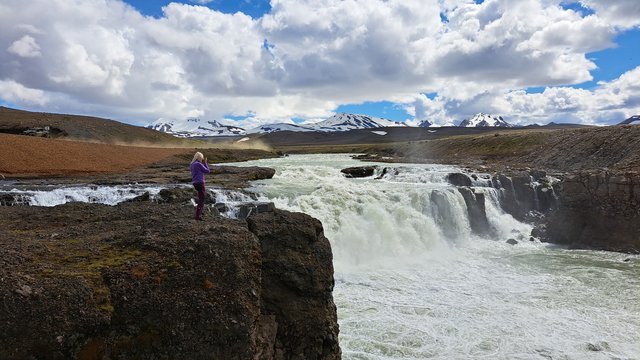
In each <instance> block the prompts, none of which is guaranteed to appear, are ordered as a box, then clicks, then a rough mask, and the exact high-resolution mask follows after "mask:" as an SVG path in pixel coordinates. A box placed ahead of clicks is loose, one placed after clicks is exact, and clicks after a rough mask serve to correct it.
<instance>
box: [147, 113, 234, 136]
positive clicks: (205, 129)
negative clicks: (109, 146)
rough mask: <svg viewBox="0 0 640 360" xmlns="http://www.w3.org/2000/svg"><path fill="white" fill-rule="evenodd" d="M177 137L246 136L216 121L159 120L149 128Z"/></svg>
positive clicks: (190, 119)
mask: <svg viewBox="0 0 640 360" xmlns="http://www.w3.org/2000/svg"><path fill="white" fill-rule="evenodd" d="M147 128H149V129H153V130H157V131H160V132H164V133H167V134H171V135H174V136H177V137H184V138H186V137H202V136H236V135H246V133H247V132H246V131H245V130H244V129H243V128H240V127H237V126H231V125H223V124H221V123H219V122H218V121H216V120H203V119H199V118H189V119H187V120H185V121H180V120H166V119H162V118H160V119H158V120H156V121H154V122H153V123H151V124H149V125H148V126H147Z"/></svg>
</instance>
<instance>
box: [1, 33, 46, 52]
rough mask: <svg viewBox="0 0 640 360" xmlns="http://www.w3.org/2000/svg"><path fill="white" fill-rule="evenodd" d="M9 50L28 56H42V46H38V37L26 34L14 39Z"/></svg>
mask: <svg viewBox="0 0 640 360" xmlns="http://www.w3.org/2000/svg"><path fill="white" fill-rule="evenodd" d="M7 50H8V51H9V52H11V53H14V54H16V55H18V56H22V57H26V58H30V57H37V56H40V46H38V43H37V42H36V39H34V38H33V37H31V36H29V35H25V36H23V37H21V38H20V39H19V40H16V41H14V42H13V44H11V46H9V48H8V49H7Z"/></svg>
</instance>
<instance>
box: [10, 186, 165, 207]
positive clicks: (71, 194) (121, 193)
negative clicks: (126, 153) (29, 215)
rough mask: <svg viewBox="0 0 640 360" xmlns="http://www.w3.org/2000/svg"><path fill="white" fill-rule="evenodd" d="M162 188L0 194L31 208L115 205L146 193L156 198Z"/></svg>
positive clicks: (86, 188)
mask: <svg viewBox="0 0 640 360" xmlns="http://www.w3.org/2000/svg"><path fill="white" fill-rule="evenodd" d="M160 190H162V187H158V186H96V185H93V186H69V187H55V188H52V189H45V190H23V189H17V188H12V189H11V190H0V194H3V193H4V194H11V195H14V196H17V197H18V198H19V199H20V202H22V203H24V204H26V205H31V206H56V205H62V204H66V203H69V202H85V203H96V204H106V205H116V204H118V203H121V202H123V201H126V200H130V199H133V198H135V197H137V196H140V195H142V194H144V193H146V192H148V193H149V195H151V196H152V197H153V196H156V195H157V194H158V193H159V192H160Z"/></svg>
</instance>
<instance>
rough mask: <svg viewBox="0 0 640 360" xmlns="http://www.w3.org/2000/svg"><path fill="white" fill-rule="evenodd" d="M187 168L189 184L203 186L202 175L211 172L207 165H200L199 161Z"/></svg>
mask: <svg viewBox="0 0 640 360" xmlns="http://www.w3.org/2000/svg"><path fill="white" fill-rule="evenodd" d="M189 168H190V169H191V180H192V181H191V182H192V183H194V184H197V183H203V184H204V174H208V173H210V172H211V170H209V164H205V163H201V162H200V161H194V162H192V163H191V166H189Z"/></svg>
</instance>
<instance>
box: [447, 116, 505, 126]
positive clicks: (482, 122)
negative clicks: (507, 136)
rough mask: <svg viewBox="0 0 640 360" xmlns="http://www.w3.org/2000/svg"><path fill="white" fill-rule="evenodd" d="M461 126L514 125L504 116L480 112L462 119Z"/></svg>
mask: <svg viewBox="0 0 640 360" xmlns="http://www.w3.org/2000/svg"><path fill="white" fill-rule="evenodd" d="M458 126H459V127H513V125H511V124H509V123H508V122H506V121H505V120H504V119H503V118H502V116H496V115H490V114H485V113H478V114H475V115H473V116H472V117H471V118H469V119H465V120H462V122H461V123H460V125H458Z"/></svg>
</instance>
